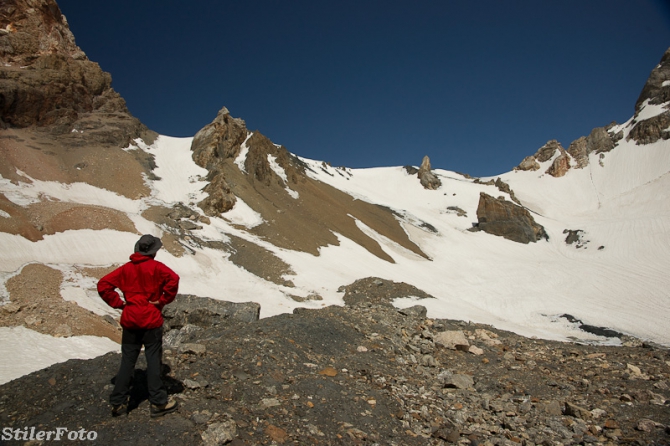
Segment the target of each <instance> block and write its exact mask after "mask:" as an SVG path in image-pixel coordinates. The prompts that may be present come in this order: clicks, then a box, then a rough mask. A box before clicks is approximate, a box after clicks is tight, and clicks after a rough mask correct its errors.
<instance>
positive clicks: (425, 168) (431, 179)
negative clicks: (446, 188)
mask: <svg viewBox="0 0 670 446" xmlns="http://www.w3.org/2000/svg"><path fill="white" fill-rule="evenodd" d="M417 175H418V176H419V180H420V181H421V185H422V186H423V187H424V188H425V189H428V190H435V189H438V188H439V187H440V186H442V181H440V179H439V178H438V177H437V176H436V175H435V174H434V173H433V172H432V171H431V166H430V158H428V155H426V156H424V157H423V161H421V166H420V167H419V171H418V173H417Z"/></svg>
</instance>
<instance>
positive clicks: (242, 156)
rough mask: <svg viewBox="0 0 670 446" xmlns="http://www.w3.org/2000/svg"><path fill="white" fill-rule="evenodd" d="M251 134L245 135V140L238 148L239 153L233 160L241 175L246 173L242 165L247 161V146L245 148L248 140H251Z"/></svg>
mask: <svg viewBox="0 0 670 446" xmlns="http://www.w3.org/2000/svg"><path fill="white" fill-rule="evenodd" d="M253 134H254V132H249V133H247V138H246V139H245V140H244V142H243V143H242V145H241V146H240V153H239V154H238V155H237V158H235V164H236V165H237V167H238V168H239V169H240V171H242V172H243V173H247V171H246V169H245V168H244V163H245V162H246V161H247V155H248V154H249V146H247V141H249V138H251V137H252V136H253Z"/></svg>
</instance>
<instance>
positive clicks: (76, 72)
mask: <svg viewBox="0 0 670 446" xmlns="http://www.w3.org/2000/svg"><path fill="white" fill-rule="evenodd" d="M0 29H4V32H2V33H0V127H3V128H7V127H14V128H25V127H31V126H37V127H48V129H49V131H50V132H51V133H52V134H54V135H57V136H61V137H64V138H65V139H68V140H73V138H71V137H70V135H69V134H70V133H71V132H72V130H76V131H78V132H80V131H85V132H86V136H85V139H86V143H87V144H90V143H99V144H108V145H114V146H126V145H128V143H129V142H130V141H132V140H133V139H134V138H137V137H142V136H145V137H148V131H147V129H146V127H144V126H143V125H142V124H141V123H140V122H139V121H138V120H137V119H135V118H134V117H132V116H131V115H130V114H129V112H128V109H127V108H126V103H125V101H124V100H123V98H121V97H120V96H119V94H118V93H116V92H115V91H114V90H113V89H112V88H111V82H112V77H111V75H110V74H109V73H105V72H104V71H102V70H101V69H100V66H99V65H98V64H97V63H95V62H91V61H90V60H88V59H87V57H86V54H84V52H83V51H81V49H79V47H78V46H77V45H76V44H75V41H74V36H73V35H72V33H71V32H70V29H69V27H68V24H67V21H66V19H65V17H64V16H63V15H62V14H61V12H60V9H59V8H58V5H57V4H56V3H55V1H53V0H5V1H3V2H2V3H0ZM81 139H82V138H81V137H80V138H78V140H81ZM78 140H77V141H78ZM68 142H70V141H68Z"/></svg>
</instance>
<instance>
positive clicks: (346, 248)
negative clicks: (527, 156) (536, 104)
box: [0, 125, 670, 382]
mask: <svg viewBox="0 0 670 446" xmlns="http://www.w3.org/2000/svg"><path fill="white" fill-rule="evenodd" d="M624 126H625V125H624ZM624 126H622V127H624ZM626 128H627V127H626ZM191 140H192V139H191V138H171V137H167V136H160V137H159V138H158V139H157V140H156V142H155V143H154V144H153V145H151V146H146V145H145V144H144V143H142V142H141V141H137V142H136V145H135V146H133V147H129V148H127V149H126V150H145V151H147V152H149V153H151V154H153V155H154V156H155V162H156V165H157V166H158V167H157V169H156V171H155V173H156V175H157V176H158V177H159V178H161V180H159V181H150V180H147V182H148V183H150V185H151V188H152V191H153V192H152V194H151V196H150V197H145V198H143V199H140V200H129V199H127V198H124V197H120V196H118V195H116V194H113V193H111V192H109V191H105V190H102V189H97V188H95V187H93V186H90V185H84V184H74V185H69V186H63V185H61V184H59V183H53V182H40V181H36V180H33V181H32V182H31V183H28V182H26V183H20V184H18V185H16V184H12V183H10V182H9V181H6V180H4V179H0V192H2V193H4V194H5V195H6V196H7V197H8V198H9V199H10V200H11V201H13V202H15V203H17V204H26V203H29V202H32V201H34V200H37V199H39V197H42V198H43V197H53V198H57V199H58V200H61V201H71V202H77V203H88V204H96V205H101V206H106V207H109V208H113V209H117V210H119V211H121V212H124V213H126V215H128V216H129V218H130V219H131V220H132V221H133V222H134V223H135V225H136V227H137V229H138V230H139V231H141V232H143V233H151V234H154V235H156V236H161V234H162V230H161V228H160V227H158V226H156V225H155V224H154V223H152V222H150V221H148V220H146V219H144V218H143V217H142V216H141V215H140V214H141V212H142V210H144V209H146V208H147V207H148V206H151V205H156V204H160V205H165V206H171V205H172V204H174V203H177V202H182V203H184V204H186V205H189V206H190V207H191V208H192V209H194V210H197V211H199V209H198V208H197V207H196V206H195V205H194V203H196V202H197V201H199V200H201V199H202V198H203V196H202V191H201V190H202V187H203V186H204V184H205V183H204V178H205V177H206V175H207V172H206V171H205V170H204V169H202V168H200V167H198V166H197V165H196V164H195V163H194V162H193V161H192V159H191V152H190V145H191ZM303 161H304V162H305V163H306V164H307V166H308V167H309V169H308V174H309V175H310V176H311V177H312V178H314V179H316V180H319V181H323V182H325V183H328V184H330V185H332V186H333V187H335V188H337V189H340V190H342V191H345V192H347V193H349V194H350V195H352V196H353V197H355V198H356V199H359V200H364V201H367V202H370V203H376V204H379V205H383V206H387V207H389V208H391V209H393V210H394V211H396V212H397V214H398V215H400V216H402V217H399V218H400V219H401V222H402V225H403V227H404V229H405V230H406V232H407V234H408V235H409V236H410V238H411V239H412V240H413V241H414V242H415V243H416V244H417V245H418V246H420V247H421V249H422V250H423V252H424V253H426V254H427V255H428V256H429V257H430V260H427V259H425V258H423V257H420V256H418V255H416V254H414V253H412V252H410V251H408V250H406V249H405V248H403V247H401V246H399V245H397V244H396V243H394V242H392V241H390V240H389V239H387V238H386V237H384V236H383V235H382V234H378V233H376V232H375V231H373V230H372V229H370V228H369V227H367V226H365V225H364V224H363V223H361V222H357V224H358V225H359V227H360V228H361V230H362V231H364V232H365V233H366V234H368V235H369V236H370V237H372V238H373V239H375V240H377V241H378V242H379V244H380V245H381V246H382V247H383V249H384V250H385V251H386V252H387V253H388V255H389V256H391V257H392V258H393V259H394V261H395V263H389V262H387V261H384V260H382V259H380V258H379V257H376V256H374V255H373V254H371V253H370V252H369V251H367V250H366V249H364V248H362V247H361V246H359V245H357V244H355V243H354V242H352V241H351V240H348V239H346V238H345V237H343V236H341V235H339V234H338V238H339V241H340V243H339V246H332V245H331V246H327V247H324V248H322V249H321V250H320V253H319V255H318V256H313V255H311V254H308V253H304V252H297V251H290V250H286V249H281V248H277V247H275V246H273V245H272V244H270V243H268V242H266V241H264V240H262V239H259V238H258V237H257V236H255V235H252V234H250V233H249V232H247V230H246V229H247V228H251V227H254V226H256V225H259V224H264V223H265V222H264V221H263V219H262V218H261V216H260V215H259V214H257V213H256V212H255V211H254V210H253V209H251V208H250V207H249V206H248V205H246V204H245V203H244V202H243V201H242V200H239V199H238V201H237V204H236V205H235V208H234V209H233V210H232V211H230V212H228V213H226V214H223V215H222V216H221V218H213V219H211V224H209V225H205V226H204V227H203V229H201V230H199V231H197V233H198V235H199V237H201V238H202V239H208V240H227V238H228V236H229V235H235V236H238V237H241V238H243V239H246V240H249V241H253V242H254V243H256V244H259V245H261V246H263V247H265V248H267V249H268V250H270V251H272V252H273V253H274V254H275V255H277V256H278V257H280V258H281V259H283V260H284V261H285V262H286V263H288V264H289V265H290V266H291V268H292V269H293V271H294V272H295V273H296V275H295V276H290V279H291V281H292V282H293V283H294V284H295V288H288V287H285V286H281V285H276V284H274V283H272V282H269V281H266V280H264V279H262V278H259V277H257V276H255V275H253V274H251V273H250V272H248V271H247V270H245V269H243V268H241V267H239V266H237V265H235V264H234V263H233V262H231V261H230V259H229V258H228V255H227V254H226V253H222V252H221V251H216V250H213V249H209V248H200V247H198V246H195V245H194V246H190V248H191V249H192V251H193V255H185V256H183V257H174V256H172V255H171V254H170V253H168V252H167V251H165V250H162V251H160V253H159V254H158V259H159V260H161V261H163V262H165V263H166V264H168V265H169V266H170V267H171V268H173V269H174V270H175V271H176V272H177V273H178V274H179V275H180V276H181V277H182V281H181V289H180V292H182V293H186V294H196V295H200V296H209V297H212V298H215V299H222V300H229V301H237V302H244V301H250V300H253V301H257V302H259V303H260V304H261V308H262V310H261V317H268V316H272V315H276V314H280V313H285V312H291V311H292V310H293V309H294V308H295V307H297V306H307V307H312V308H318V307H321V306H326V305H341V304H342V303H343V302H342V294H341V293H338V291H337V289H338V288H339V287H340V286H342V285H346V284H349V283H351V282H353V281H354V280H356V279H359V278H363V277H368V276H378V277H382V278H385V279H390V280H394V281H397V282H407V283H410V284H412V285H415V286H416V287H418V288H421V289H423V290H425V291H426V292H428V293H430V294H432V295H433V296H435V297H436V299H431V300H422V301H421V304H422V305H425V306H426V307H427V308H428V315H429V316H430V317H440V318H451V319H462V320H472V321H476V322H482V323H489V324H492V325H495V326H497V327H499V328H503V329H508V330H512V331H515V332H517V333H520V334H523V335H527V336H538V337H542V338H549V339H559V340H567V339H578V340H581V341H587V342H611V341H608V340H606V339H605V338H599V337H596V336H594V335H590V334H587V333H585V332H582V331H581V330H578V328H577V327H576V326H575V325H574V324H570V323H568V322H567V321H565V319H561V318H559V317H558V316H560V315H562V314H564V313H569V314H571V315H573V316H575V317H577V318H579V319H581V320H582V321H584V322H585V323H588V324H592V325H597V326H606V327H610V328H613V329H615V330H618V331H621V332H624V333H627V334H631V335H634V336H637V337H640V338H643V339H648V340H651V341H654V342H658V343H661V344H665V345H670V325H669V324H667V321H668V320H670V293H669V292H668V291H667V290H669V289H670V276H669V275H668V274H667V273H666V272H667V271H670V249H669V248H670V246H668V245H669V244H670V218H669V217H670V201H669V200H668V199H667V191H668V190H670V174H669V173H668V172H670V142H668V141H663V140H661V141H659V142H657V143H655V144H650V145H646V146H636V145H635V144H634V143H630V142H626V141H625V139H623V140H622V141H621V142H620V143H619V144H618V145H617V147H615V149H614V150H612V151H611V152H609V153H607V154H605V156H604V158H603V159H600V158H599V157H597V156H596V155H592V158H591V159H590V164H589V166H588V167H587V168H585V169H581V170H578V169H571V170H569V171H568V173H567V175H566V176H565V177H562V178H553V177H551V176H548V175H544V174H542V173H541V172H544V171H545V170H546V167H548V165H549V163H551V161H548V162H547V163H546V164H545V165H544V166H543V168H542V169H541V170H539V171H535V172H509V173H506V174H503V175H501V176H500V178H501V179H503V180H504V181H506V182H507V183H509V184H510V186H511V187H512V189H513V190H514V191H515V194H516V196H517V197H518V198H519V199H520V200H521V202H522V203H523V204H524V205H525V206H526V207H527V208H528V209H529V210H530V211H532V212H533V215H534V218H535V219H536V220H537V222H538V223H540V224H542V225H543V226H544V227H545V229H546V230H547V233H548V234H549V236H550V239H549V241H540V242H538V243H532V244H529V245H523V244H519V243H515V242H512V241H509V240H505V239H503V238H500V237H495V236H492V235H489V234H486V233H483V232H478V233H473V232H469V231H467V229H468V228H470V227H471V226H472V224H473V222H475V221H476V220H477V218H476V209H477V204H478V200H479V194H480V192H487V193H488V194H490V195H494V196H498V195H505V194H503V193H501V192H499V191H498V190H497V189H496V188H495V187H493V186H487V185H484V184H477V183H474V182H473V181H472V180H471V179H468V178H465V177H463V176H462V175H459V174H457V173H454V172H450V171H446V170H436V171H435V173H436V174H437V175H438V177H439V178H440V179H441V180H442V186H441V187H440V188H439V189H438V190H435V191H430V190H425V189H424V188H423V187H422V186H421V185H420V183H419V181H418V179H417V178H416V176H413V175H409V174H408V173H407V172H406V171H405V170H404V169H403V168H401V167H390V168H373V169H355V170H350V169H334V168H332V167H329V166H325V165H324V164H323V163H322V162H320V161H313V160H307V159H303ZM238 166H239V167H240V169H243V163H238ZM484 180H486V179H484ZM294 198H296V199H298V197H297V196H295V197H294ZM449 207H458V208H460V209H462V210H463V211H465V212H466V213H467V216H465V217H464V216H459V215H458V214H457V212H455V211H453V210H449V209H448V208H449ZM0 218H6V216H3V215H0ZM352 218H353V217H352ZM431 228H433V230H431ZM565 229H573V230H575V229H580V230H583V231H584V238H585V239H586V240H589V242H588V243H586V245H585V246H584V247H583V248H580V249H578V248H576V247H575V246H574V245H567V244H566V243H565V241H564V240H565V234H563V231H564V230H565ZM136 238H137V236H136V235H134V234H129V233H125V232H118V231H113V230H104V231H92V230H76V231H66V232H63V233H57V234H54V235H49V236H45V237H44V239H43V240H41V241H38V242H30V241H28V240H26V239H24V238H22V237H19V236H15V235H10V234H6V233H0V246H1V247H2V248H1V249H2V256H0V278H2V282H1V284H2V286H0V292H3V293H4V296H3V298H4V299H5V300H6V299H7V297H8V296H7V293H6V291H3V290H4V282H5V281H6V280H7V279H8V278H9V277H11V276H12V275H14V274H17V273H18V272H19V271H20V270H21V268H22V267H23V266H24V265H26V264H28V263H34V262H40V263H44V264H47V265H51V266H53V267H56V268H58V269H60V270H61V271H64V273H65V274H66V275H68V277H69V279H70V280H69V281H68V285H67V288H63V290H62V295H63V297H64V298H68V299H70V300H75V301H77V302H78V303H79V304H80V305H82V306H84V307H86V308H89V309H92V311H96V312H98V313H100V314H104V313H105V312H110V314H115V313H114V310H108V309H105V307H104V303H102V302H101V301H100V299H99V298H98V297H97V294H96V293H95V284H94V283H92V281H91V280H90V279H88V280H86V279H85V278H83V277H82V276H80V275H77V273H76V271H75V267H77V266H80V267H81V266H106V265H111V264H117V263H122V262H125V261H126V260H127V258H128V255H129V254H130V252H131V250H132V247H133V245H134V243H135V241H136ZM74 240H76V241H77V243H74ZM600 246H603V247H604V248H602V249H598V248H599V247H600ZM314 293H316V294H319V295H320V296H322V297H323V300H322V301H306V302H303V303H298V302H296V301H295V300H293V299H291V298H289V297H288V294H292V295H299V296H308V295H310V294H314ZM87 299H88V300H87ZM415 303H416V299H415V298H413V297H412V296H407V297H406V298H404V299H400V300H399V301H397V302H396V304H397V305H398V306H399V307H403V306H410V305H414V304H415ZM17 330H19V329H11V330H8V329H3V330H0V346H3V347H2V348H5V349H7V348H8V347H7V346H8V345H15V346H17V347H20V348H22V349H29V348H32V346H33V345H34V343H35V340H34V338H35V335H34V334H32V333H27V332H26V333H24V332H21V331H17ZM40 336H43V335H40ZM40 342H46V341H44V340H41V341H40ZM49 342H52V341H49ZM71 342H74V340H66V339H58V340H54V341H53V342H52V343H45V345H48V346H49V349H50V350H51V352H52V353H53V355H52V356H48V357H47V356H44V357H43V358H41V359H40V361H37V362H34V363H33V364H31V365H30V366H27V365H25V364H27V363H28V362H30V361H29V360H28V359H25V360H23V359H22V361H20V362H21V364H22V365H21V367H18V366H17V367H16V368H13V367H9V366H6V367H3V368H2V369H0V382H5V381H8V380H10V379H13V378H15V377H17V376H20V375H21V374H24V373H27V372H28V371H31V370H36V369H37V368H39V367H43V366H45V365H48V364H47V362H49V361H54V362H55V361H56V360H65V359H68V358H70V357H88V356H87V355H90V354H100V353H104V352H106V351H109V344H105V343H104V342H103V343H101V341H100V340H99V339H95V338H90V339H89V338H87V339H77V342H80V344H78V345H80V346H81V348H80V349H79V352H80V353H77V352H76V351H75V352H73V350H72V345H71ZM3 351H4V350H3ZM91 352H92V353H91ZM8 354H9V353H8ZM77 355H79V356H77ZM55 358H58V359H55Z"/></svg>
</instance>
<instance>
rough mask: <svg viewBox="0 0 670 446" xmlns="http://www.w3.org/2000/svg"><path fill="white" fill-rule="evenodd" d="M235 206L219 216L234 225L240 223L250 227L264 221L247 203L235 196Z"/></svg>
mask: <svg viewBox="0 0 670 446" xmlns="http://www.w3.org/2000/svg"><path fill="white" fill-rule="evenodd" d="M236 198H237V200H236V201H235V206H233V208H232V209H231V210H229V211H228V212H226V213H225V214H222V215H221V217H222V218H224V219H225V220H227V221H229V222H230V223H232V224H234V225H241V226H244V227H245V228H248V229H251V228H255V227H256V226H258V225H261V224H263V223H265V220H263V217H262V216H261V214H259V213H258V212H256V211H254V210H253V209H252V208H251V207H250V206H249V205H248V204H246V203H245V202H244V201H242V200H241V199H240V197H236Z"/></svg>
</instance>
